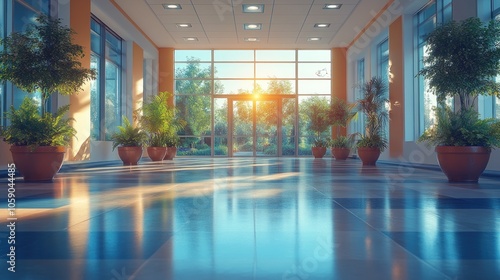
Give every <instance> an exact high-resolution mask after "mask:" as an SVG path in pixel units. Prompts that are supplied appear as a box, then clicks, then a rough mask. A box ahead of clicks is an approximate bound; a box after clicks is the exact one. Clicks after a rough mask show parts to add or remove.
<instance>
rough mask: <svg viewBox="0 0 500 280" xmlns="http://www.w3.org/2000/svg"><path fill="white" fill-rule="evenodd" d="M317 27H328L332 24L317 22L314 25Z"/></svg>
mask: <svg viewBox="0 0 500 280" xmlns="http://www.w3.org/2000/svg"><path fill="white" fill-rule="evenodd" d="M314 27H315V28H328V27H330V24H329V23H316V24H315V25H314Z"/></svg>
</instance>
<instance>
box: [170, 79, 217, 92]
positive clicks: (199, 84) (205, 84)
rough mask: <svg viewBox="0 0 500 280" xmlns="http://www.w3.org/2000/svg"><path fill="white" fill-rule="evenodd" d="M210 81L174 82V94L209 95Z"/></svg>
mask: <svg viewBox="0 0 500 280" xmlns="http://www.w3.org/2000/svg"><path fill="white" fill-rule="evenodd" d="M211 90H212V85H211V83H210V80H175V94H210V93H211Z"/></svg>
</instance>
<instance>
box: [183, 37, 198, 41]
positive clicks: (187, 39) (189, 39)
mask: <svg viewBox="0 0 500 280" xmlns="http://www.w3.org/2000/svg"><path fill="white" fill-rule="evenodd" d="M184 41H189V42H193V41H198V38H196V37H184Z"/></svg>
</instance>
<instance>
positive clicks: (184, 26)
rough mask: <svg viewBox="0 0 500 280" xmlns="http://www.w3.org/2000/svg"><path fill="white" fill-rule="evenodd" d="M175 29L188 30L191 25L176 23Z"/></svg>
mask: <svg viewBox="0 0 500 280" xmlns="http://www.w3.org/2000/svg"><path fill="white" fill-rule="evenodd" d="M175 25H177V27H179V28H190V27H192V25H191V23H176V24H175Z"/></svg>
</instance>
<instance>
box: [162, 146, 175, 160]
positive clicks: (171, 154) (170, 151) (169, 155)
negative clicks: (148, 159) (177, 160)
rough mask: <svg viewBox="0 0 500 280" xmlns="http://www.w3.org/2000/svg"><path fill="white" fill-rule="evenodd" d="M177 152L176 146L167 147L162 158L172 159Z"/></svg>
mask: <svg viewBox="0 0 500 280" xmlns="http://www.w3.org/2000/svg"><path fill="white" fill-rule="evenodd" d="M176 154H177V147H167V154H166V155H165V158H164V159H167V160H173V159H174V157H175V155H176Z"/></svg>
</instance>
